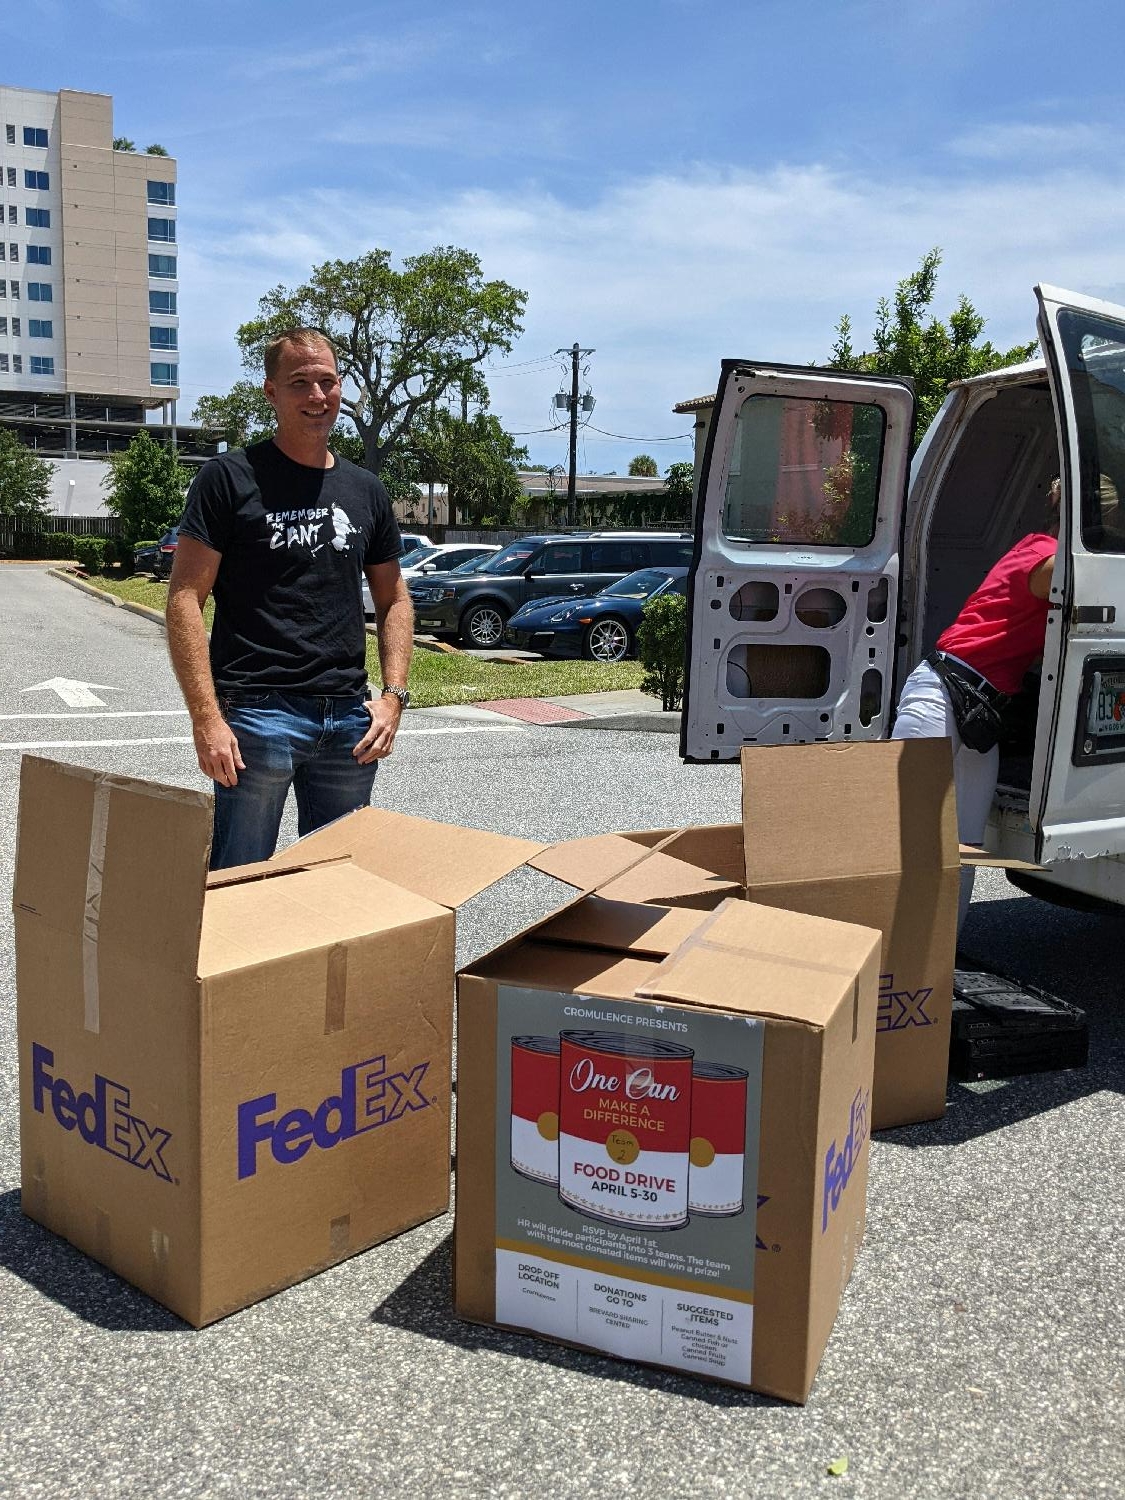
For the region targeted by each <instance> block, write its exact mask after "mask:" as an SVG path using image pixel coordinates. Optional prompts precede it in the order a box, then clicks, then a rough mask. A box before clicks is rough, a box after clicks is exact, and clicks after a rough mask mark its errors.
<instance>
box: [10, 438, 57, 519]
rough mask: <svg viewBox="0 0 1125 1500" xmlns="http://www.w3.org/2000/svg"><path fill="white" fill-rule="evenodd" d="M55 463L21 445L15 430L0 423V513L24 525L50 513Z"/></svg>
mask: <svg viewBox="0 0 1125 1500" xmlns="http://www.w3.org/2000/svg"><path fill="white" fill-rule="evenodd" d="M54 472H55V466H54V464H49V463H48V462H47V460H46V459H45V458H40V457H39V455H38V453H33V452H32V450H31V449H30V448H27V447H25V446H24V444H23V443H21V442H20V440H19V438H18V437H16V435H15V433H14V432H12V431H11V430H10V429H8V428H6V427H0V516H3V517H4V518H5V520H13V521H15V522H17V524H20V525H26V524H27V523H29V522H30V523H32V525H34V523H35V522H37V521H41V520H43V518H44V517H45V516H47V515H48V514H49V511H48V506H47V500H48V497H49V496H50V493H51V476H52V474H53V473H54Z"/></svg>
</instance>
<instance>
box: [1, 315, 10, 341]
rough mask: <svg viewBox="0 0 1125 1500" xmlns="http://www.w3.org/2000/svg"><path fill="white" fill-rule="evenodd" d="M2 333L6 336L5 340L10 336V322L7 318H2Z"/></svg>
mask: <svg viewBox="0 0 1125 1500" xmlns="http://www.w3.org/2000/svg"><path fill="white" fill-rule="evenodd" d="M0 333H2V334H3V335H4V336H5V338H6V337H7V335H8V320H7V318H0Z"/></svg>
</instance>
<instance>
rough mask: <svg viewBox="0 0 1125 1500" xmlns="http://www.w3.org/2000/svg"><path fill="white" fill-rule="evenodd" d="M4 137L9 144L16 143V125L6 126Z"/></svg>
mask: <svg viewBox="0 0 1125 1500" xmlns="http://www.w3.org/2000/svg"><path fill="white" fill-rule="evenodd" d="M4 139H5V140H6V141H7V142H8V145H9V146H14V145H15V144H16V127H15V126H14V125H5V126H4Z"/></svg>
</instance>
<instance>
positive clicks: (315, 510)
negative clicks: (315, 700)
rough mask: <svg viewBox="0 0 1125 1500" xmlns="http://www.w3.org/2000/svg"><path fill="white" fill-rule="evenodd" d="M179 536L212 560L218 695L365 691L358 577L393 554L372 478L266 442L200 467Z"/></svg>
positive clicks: (384, 500)
mask: <svg viewBox="0 0 1125 1500" xmlns="http://www.w3.org/2000/svg"><path fill="white" fill-rule="evenodd" d="M180 531H181V532H182V533H183V535H184V536H190V537H194V538H195V539H196V541H200V542H202V543H203V544H204V545H205V546H207V547H210V548H211V549H212V550H213V551H215V552H221V553H222V561H221V562H220V563H219V571H218V576H217V577H216V579H215V587H214V595H215V623H214V626H213V627H212V630H211V672H212V675H213V677H214V679H215V686H216V688H217V689H218V690H219V691H220V692H221V691H222V690H223V689H224V688H227V689H230V688H244V689H245V688H250V689H257V690H263V689H272V690H275V691H281V692H293V693H310V694H315V695H316V696H318V697H330V698H338V697H344V696H347V695H349V694H353V693H362V692H363V690H364V688H365V687H366V684H367V671H366V667H365V665H364V662H365V655H366V649H365V648H366V644H367V638H366V634H365V631H364V617H363V592H362V579H363V569H364V568H365V567H372V566H374V565H375V564H377V563H384V562H389V561H390V560H391V559H392V558H395V557H398V556H399V554H400V553H401V551H402V543H401V541H400V540H399V534H398V526H397V525H396V523H395V519H394V515H393V513H392V511H391V502H390V500H389V498H388V496H387V492H386V490H385V489H384V488H383V486H382V484H381V483H380V482H379V480H378V479H376V478H375V476H374V474H371V473H369V472H368V471H367V470H366V469H360V468H357V467H356V465H355V464H351V463H348V461H347V459H344V458H339V457H337V459H336V462H335V464H334V465H333V467H332V468H331V469H310V468H307V467H306V466H305V465H304V464H298V463H294V462H293V460H292V459H291V458H286V456H285V454H284V453H282V451H281V449H280V448H278V447H277V446H276V445H275V444H274V443H273V442H272V441H271V440H268V439H267V441H266V442H264V443H254V444H253V445H252V446H251V447H249V448H245V449H242V448H240V449H237V450H235V451H233V452H231V453H224V454H222V455H221V456H220V457H219V458H213V459H211V460H210V462H208V463H206V464H204V465H203V467H202V468H201V469H200V471H199V473H198V474H197V475H196V477H195V479H194V480H193V481H192V486H191V489H190V490H189V491H188V496H187V505H186V508H185V510H184V516H183V520H182V521H181V522H180Z"/></svg>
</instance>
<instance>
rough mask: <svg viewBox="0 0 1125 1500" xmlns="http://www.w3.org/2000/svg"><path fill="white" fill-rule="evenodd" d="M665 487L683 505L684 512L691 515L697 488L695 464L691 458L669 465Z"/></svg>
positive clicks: (665, 472) (665, 475) (665, 476)
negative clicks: (692, 502)
mask: <svg viewBox="0 0 1125 1500" xmlns="http://www.w3.org/2000/svg"><path fill="white" fill-rule="evenodd" d="M664 487H665V489H666V490H667V492H668V495H669V496H670V498H672V499H673V500H676V501H678V502H679V504H680V505H681V506H682V507H683V514H684V515H685V516H690V515H691V501H692V495H693V493H694V489H695V465H694V464H693V463H692V461H691V459H690V458H685V459H683V460H682V461H681V462H680V463H676V464H669V465H668V467H667V468H666V469H665V470H664Z"/></svg>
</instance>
